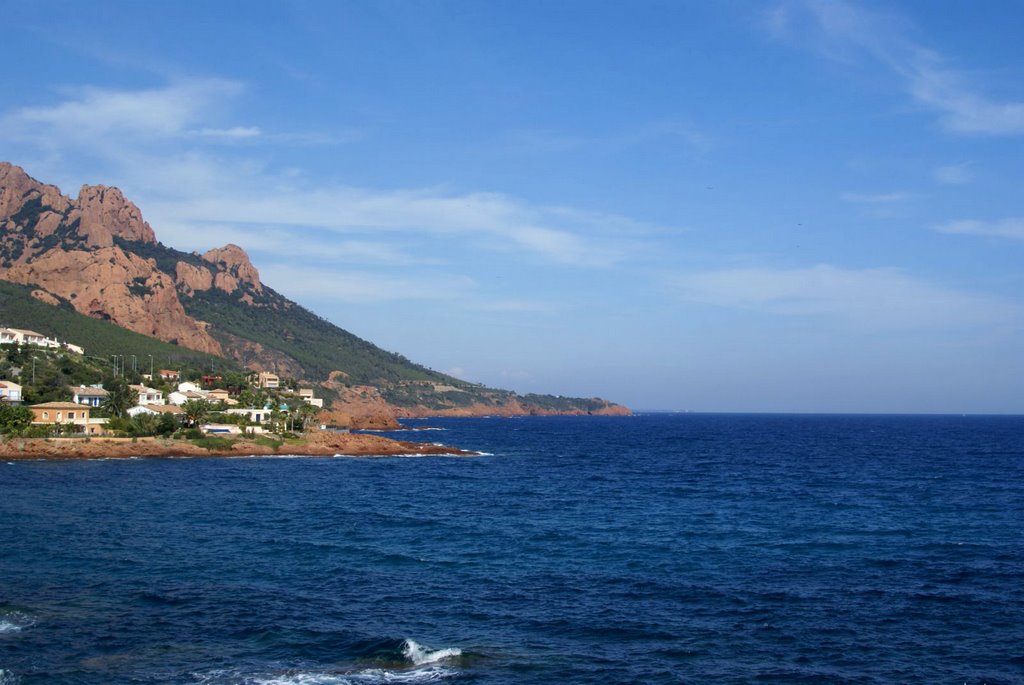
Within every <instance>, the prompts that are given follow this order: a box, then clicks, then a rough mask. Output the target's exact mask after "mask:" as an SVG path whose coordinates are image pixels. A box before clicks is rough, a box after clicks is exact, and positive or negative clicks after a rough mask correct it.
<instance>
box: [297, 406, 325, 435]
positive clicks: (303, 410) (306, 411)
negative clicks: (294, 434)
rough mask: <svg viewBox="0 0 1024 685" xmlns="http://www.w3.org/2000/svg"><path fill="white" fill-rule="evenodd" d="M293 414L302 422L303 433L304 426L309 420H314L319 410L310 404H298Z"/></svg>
mask: <svg viewBox="0 0 1024 685" xmlns="http://www.w3.org/2000/svg"><path fill="white" fill-rule="evenodd" d="M295 412H296V413H297V414H298V416H299V420H300V421H301V422H302V430H303V431H305V430H306V424H308V423H309V422H310V420H311V419H314V418H316V416H317V415H318V414H319V413H320V410H319V409H318V408H317V407H314V406H313V405H312V404H300V405H299V406H298V407H297V408H296V409H295Z"/></svg>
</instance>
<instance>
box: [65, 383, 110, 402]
mask: <svg viewBox="0 0 1024 685" xmlns="http://www.w3.org/2000/svg"><path fill="white" fill-rule="evenodd" d="M106 399H107V391H106V390H104V389H103V388H101V387H99V386H97V385H90V386H84V385H79V386H74V387H72V388H71V401H72V402H74V403H75V404H87V405H89V406H90V407H98V406H100V405H101V404H103V402H105V401H106Z"/></svg>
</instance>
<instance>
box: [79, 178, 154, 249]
mask: <svg viewBox="0 0 1024 685" xmlns="http://www.w3.org/2000/svg"><path fill="white" fill-rule="evenodd" d="M75 204H76V205H77V206H78V211H79V212H80V215H79V218H80V219H81V225H80V226H79V228H78V232H79V233H80V234H81V235H84V236H86V238H87V239H88V241H89V243H90V244H91V245H94V246H96V247H109V246H110V245H112V244H113V239H114V238H115V237H118V238H123V239H125V240H137V241H141V242H144V243H155V242H156V234H155V233H153V229H152V228H151V227H150V225H149V224H148V223H146V222H145V221H144V220H143V219H142V212H141V211H139V208H138V207H136V206H135V203H134V202H132V201H131V200H128V199H127V198H125V196H124V194H122V193H121V191H120V190H119V189H118V188H108V187H107V186H103V185H98V186H90V185H84V186H82V189H81V190H80V191H79V192H78V200H77V202H76V203H75Z"/></svg>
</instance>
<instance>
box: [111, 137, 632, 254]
mask: <svg viewBox="0 0 1024 685" xmlns="http://www.w3.org/2000/svg"><path fill="white" fill-rule="evenodd" d="M131 175H132V177H133V178H134V179H136V181H137V182H138V181H142V182H144V183H145V184H146V185H147V186H149V187H150V188H152V189H153V190H152V191H147V192H144V193H142V194H141V195H140V197H141V198H142V199H144V200H145V203H144V207H143V208H144V211H145V212H146V214H147V216H148V217H149V218H150V220H151V223H153V225H154V227H156V228H157V230H158V231H159V230H160V229H159V226H160V225H172V226H176V227H179V228H178V230H177V233H178V234H180V235H183V236H184V235H195V236H199V237H201V238H203V239H205V240H206V241H207V242H210V241H216V242H217V243H218V244H219V243H223V242H231V241H235V242H240V239H239V238H237V237H236V236H237V234H238V232H239V231H246V232H253V231H255V232H256V233H262V232H264V231H266V230H270V229H271V228H273V229H274V230H276V231H278V233H281V232H284V233H283V234H288V235H291V236H292V239H293V241H294V240H296V239H297V234H298V233H300V229H301V228H303V227H305V228H307V229H308V228H314V229H318V230H320V231H324V232H328V233H335V234H339V235H341V236H347V237H348V238H349V239H353V240H355V241H356V242H357V243H358V242H363V243H364V246H365V245H369V244H380V243H381V242H383V241H384V240H388V241H394V240H395V239H396V237H397V236H407V237H409V238H410V239H412V240H415V241H420V240H423V239H425V238H428V237H433V238H435V239H439V240H445V241H456V242H458V243H460V244H471V245H474V246H476V247H480V248H484V249H488V250H493V251H505V252H508V251H518V252H521V253H525V254H528V255H532V256H534V257H537V258H540V259H542V260H544V261H547V262H551V263H555V264H563V265H572V266H581V267H606V266H611V265H613V264H616V263H618V262H621V261H623V260H625V259H627V258H629V257H631V256H635V255H637V254H639V253H640V251H641V250H642V249H643V237H644V236H646V235H649V234H650V232H651V231H652V229H651V228H650V227H645V226H643V225H642V224H640V223H638V222H635V221H631V220H629V219H627V218H625V217H620V216H615V215H603V214H599V213H592V212H582V211H577V210H573V209H571V208H565V207H546V206H539V205H533V204H530V203H528V202H525V201H522V200H519V199H517V198H513V197H510V196H507V195H504V194H501V193H483V192H473V193H455V192H450V191H446V190H444V189H439V188H423V189H391V190H378V189H369V188H359V187H353V186H340V185H324V184H320V185H317V184H315V183H310V184H302V185H297V184H296V183H295V181H294V179H291V178H289V177H288V175H287V174H280V175H279V174H274V173H272V172H270V171H267V170H265V169H262V168H260V167H251V168H245V167H238V166H233V167H230V168H224V167H223V166H222V164H221V163H220V162H218V161H217V160H214V159H211V158H203V157H197V156H189V157H187V158H184V159H180V160H172V159H168V160H164V161H163V163H161V164H159V165H153V164H151V163H148V162H146V161H143V160H139V162H138V163H136V164H132V171H131ZM232 226H233V227H235V228H234V230H231V229H230V228H229V227H232ZM360 236H362V237H360ZM385 236H387V237H386V238H385ZM335 239H337V238H335ZM300 240H303V241H304V242H306V240H305V237H303V238H301V239H300ZM241 242H242V244H245V240H241Z"/></svg>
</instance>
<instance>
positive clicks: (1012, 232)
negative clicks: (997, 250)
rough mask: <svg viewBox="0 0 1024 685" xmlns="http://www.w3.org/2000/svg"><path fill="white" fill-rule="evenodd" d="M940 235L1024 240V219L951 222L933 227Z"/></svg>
mask: <svg viewBox="0 0 1024 685" xmlns="http://www.w3.org/2000/svg"><path fill="white" fill-rule="evenodd" d="M933 228H934V230H936V231H938V232H939V233H954V234H962V235H984V236H994V237H997V238H1008V239H1010V240H1024V217H1010V218H1008V219H1001V220H999V221H978V220H976V219H964V220H960V221H950V222H949V223H945V224H941V225H939V226H935V227H933Z"/></svg>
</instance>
